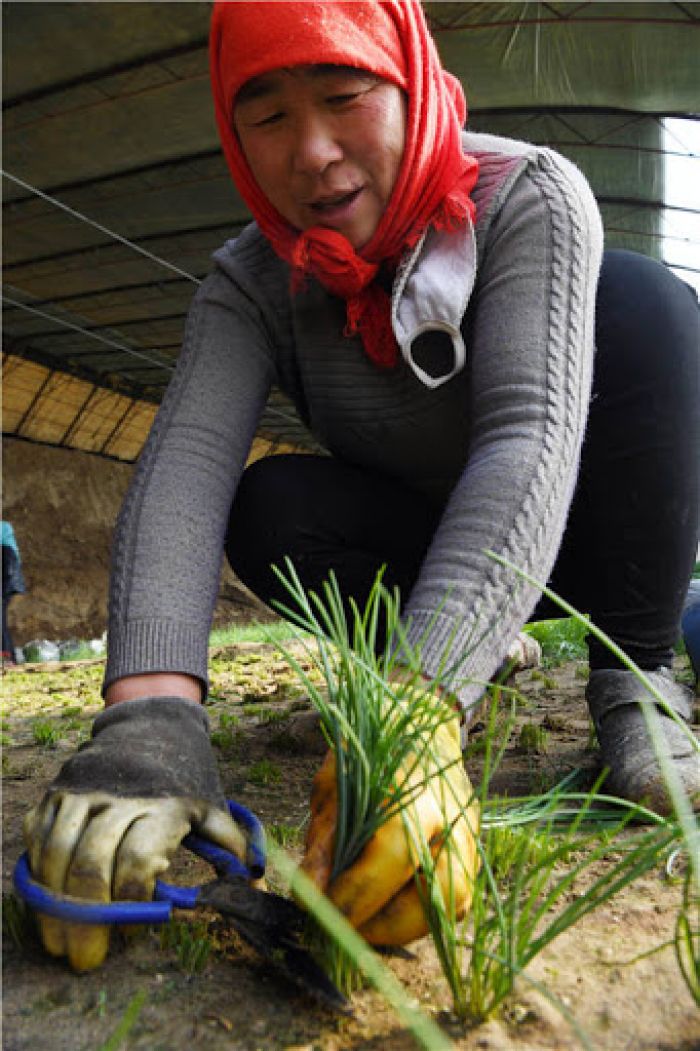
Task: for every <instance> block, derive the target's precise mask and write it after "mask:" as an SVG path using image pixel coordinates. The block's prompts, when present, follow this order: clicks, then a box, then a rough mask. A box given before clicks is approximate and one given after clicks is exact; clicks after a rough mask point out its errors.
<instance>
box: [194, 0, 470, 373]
mask: <svg viewBox="0 0 700 1051" xmlns="http://www.w3.org/2000/svg"><path fill="white" fill-rule="evenodd" d="M209 46H210V66H211V78H212V88H213V94H214V107H215V111H216V119H217V123H218V126H219V134H220V136H221V142H222V145H223V149H224V154H225V156H226V160H227V161H228V165H229V168H230V169H231V174H232V176H233V181H234V182H235V184H236V186H237V188H238V191H239V193H240V194H241V196H242V197H243V199H244V201H245V202H246V204H247V205H248V207H249V208H250V210H251V212H252V213H253V216H254V217H255V219H256V221H257V223H258V226H259V227H260V229H261V231H262V233H263V234H264V235H265V237H266V238H267V239H268V240H269V241H270V243H271V244H272V247H273V248H274V250H275V252H276V253H277V254H278V255H279V256H281V258H282V259H285V260H286V261H287V262H288V263H290V264H291V266H292V273H293V284H294V287H297V286H298V284H299V282H300V280H302V279H303V277H304V276H305V275H306V274H311V275H313V276H314V277H316V278H317V279H318V280H319V281H320V282H321V284H323V285H324V287H325V288H327V289H328V291H329V292H331V293H332V294H333V295H337V296H341V297H342V298H343V299H345V300H346V302H347V327H346V334H348V335H353V334H355V333H359V334H360V336H361V337H362V341H363V344H364V347H365V350H366V352H367V354H368V355H369V357H370V358H371V359H372V360H373V361H374V362H375V363H376V364H377V365H380V366H384V367H388V366H391V365H393V364H395V362H396V359H397V352H398V348H397V345H396V341H395V339H394V335H393V332H392V330H391V319H390V302H389V297H388V295H387V294H386V292H384V290H383V289H382V288H381V287H380V286H379V285H378V284H377V283H376V282H374V277H375V275H376V273H377V270H378V269H379V265H380V264H381V263H382V262H384V261H385V260H386V261H388V262H389V263H391V264H395V263H397V262H398V260H399V259H400V257H401V254H402V252H403V251H404V250H405V249H406V248H407V247H410V246H411V245H414V244H415V243H416V242H417V241H418V239H419V238H420V236H421V234H422V233H423V231H424V230H425V228H426V227H427V226H429V225H430V226H433V227H435V228H437V229H452V228H454V227H455V226H457V225H459V224H461V223H464V222H467V221H469V220H471V219H473V216H474V206H473V203H472V201H471V198H470V193H471V190H472V188H473V186H474V183H475V182H476V177H477V170H478V169H477V163H476V161H475V160H474V158H472V157H469V156H465V155H464V154H463V152H462V146H461V134H460V133H461V128H462V125H463V124H464V121H465V119H466V102H465V99H464V93H463V91H462V87H461V85H460V83H459V81H457V80H456V79H455V78H454V77H453V76H452V75H451V74H450V73H447V72H446V71H445V70H443V68H442V66H441V63H440V58H439V56H438V53H437V49H436V47H435V44H434V42H433V40H432V38H431V36H430V34H429V32H428V28H427V26H426V23H425V18H424V15H423V10H422V8H421V5H420V2H419V0H320V2H319V0H299V2H297V0H278V2H275V3H260V2H258V0H229V2H225V0H217V3H215V5H214V12H213V16H212V23H211V34H210V40H209ZM314 64H334V65H335V64H337V65H344V66H355V67H358V68H360V69H366V70H369V71H370V72H371V73H375V74H376V75H378V76H380V77H384V78H385V79H386V80H389V81H391V82H392V83H394V84H397V85H398V86H399V87H400V88H402V89H403V90H404V91H405V92H406V93H407V95H408V100H409V104H408V118H407V128H406V142H405V148H404V155H403V159H402V163H401V167H400V170H399V174H398V176H397V179H396V185H395V186H394V189H393V193H392V195H391V199H390V201H389V204H388V206H387V209H386V212H385V214H384V216H383V218H382V220H381V222H380V223H379V226H378V227H377V229H376V231H375V233H374V235H373V237H372V239H371V240H370V241H369V242H368V244H366V245H365V246H364V247H363V248H362V249H360V251H359V252H356V251H355V249H354V248H353V247H352V245H351V244H350V242H349V241H348V240H347V238H346V237H344V236H343V235H342V234H340V233H338V232H337V231H335V230H330V229H327V228H325V227H320V226H317V227H313V228H312V229H309V230H306V231H304V232H303V233H300V232H299V231H298V230H297V229H295V228H294V227H292V226H291V225H290V224H289V223H288V222H287V220H286V219H284V218H283V216H282V215H280V213H279V212H278V211H277V209H276V208H274V207H273V206H272V204H270V202H269V201H268V199H267V197H265V196H264V194H263V193H262V191H261V190H260V188H259V187H258V185H257V183H256V181H255V179H254V178H253V175H252V173H251V170H250V168H249V166H248V163H247V161H246V159H245V156H244V154H243V151H242V150H241V147H240V144H239V142H238V137H237V136H236V134H235V132H234V130H233V108H234V104H235V99H236V95H237V93H238V91H239V90H240V88H241V87H242V86H243V84H245V83H246V81H248V80H250V79H251V78H252V77H257V76H260V75H262V74H263V73H268V72H270V71H271V70H273V69H279V68H284V67H291V66H298V65H314Z"/></svg>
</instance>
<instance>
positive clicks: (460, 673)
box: [406, 611, 501, 724]
mask: <svg viewBox="0 0 700 1051" xmlns="http://www.w3.org/2000/svg"><path fill="white" fill-rule="evenodd" d="M406 619H407V628H406V641H407V642H408V643H409V645H411V646H413V647H415V648H416V650H417V651H418V652H419V653H420V656H421V666H422V668H423V671H424V673H425V674H426V675H428V676H429V677H430V678H432V679H438V678H439V680H440V683H441V685H442V686H443V687H444V689H445V690H446V691H447V692H448V693H450V694H452V696H453V697H455V698H456V699H457V701H458V703H459V705H460V707H461V708H462V709H463V711H464V715H465V722H466V723H467V724H468V723H469V722H470V719H471V717H472V716H473V715H476V713H477V711H478V709H479V707H480V705H481V702H482V700H483V695H484V692H485V691H486V689H487V688H488V685H489V682H490V680H491V676H492V675H493V674H494V672H495V671H496V670H497V669H498V667H499V666H500V663H501V662H500V661H499V655H498V654H497V653H494V651H493V649H492V648H491V647H490V646H489V645H488V635H489V632H488V630H487V629H486V628H484V627H482V626H480V625H477V626H475V625H474V623H473V621H468V622H467V621H465V622H464V623H463V624H461V625H460V624H455V621H454V619H453V618H451V617H447V616H444V615H442V616H440V615H438V616H436V615H435V613H434V612H425V611H423V612H409V613H408V614H407V618H406Z"/></svg>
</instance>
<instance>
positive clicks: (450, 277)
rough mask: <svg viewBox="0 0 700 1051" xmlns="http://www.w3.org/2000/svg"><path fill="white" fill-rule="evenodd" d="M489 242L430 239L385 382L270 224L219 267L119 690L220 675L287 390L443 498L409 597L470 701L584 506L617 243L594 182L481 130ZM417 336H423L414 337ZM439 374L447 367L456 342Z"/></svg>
mask: <svg viewBox="0 0 700 1051" xmlns="http://www.w3.org/2000/svg"><path fill="white" fill-rule="evenodd" d="M465 149H466V150H467V151H468V152H470V153H473V154H474V155H475V156H477V157H478V159H479V162H480V175H479V181H478V184H477V187H476V189H475V192H474V200H475V203H476V206H477V221H476V224H475V230H472V229H471V228H467V229H464V230H463V231H462V232H461V233H460V234H458V235H455V234H442V235H437V234H435V233H431V234H430V235H429V236H428V237H426V238H425V239H424V241H423V242H421V243H420V244H419V245H418V246H417V248H416V249H415V250H414V251H413V252H412V253H411V254H410V256H409V257H408V258H407V259H406V260H405V261H404V263H403V264H402V266H401V268H400V270H399V273H398V274H397V278H396V281H395V283H394V291H393V297H392V299H393V314H392V317H393V324H394V331H395V333H396V335H397V340H398V342H399V346H400V348H401V355H402V356H401V360H400V361H399V364H398V365H397V366H396V367H395V368H394V369H391V370H380V369H377V368H376V367H375V366H374V365H373V364H372V363H371V362H370V361H369V360H368V359H367V357H366V355H365V354H364V351H363V349H362V346H361V344H360V341H359V339H356V338H346V337H344V336H343V327H344V324H345V304H344V302H343V301H342V300H338V299H336V298H334V297H332V296H331V295H329V294H328V293H327V292H326V291H325V290H324V289H323V288H322V287H321V286H320V285H318V284H317V283H315V282H310V283H309V285H308V287H307V288H306V289H305V290H304V291H303V292H301V293H299V294H297V295H294V296H291V295H290V292H289V271H288V267H287V265H286V264H285V263H283V262H282V261H281V260H280V259H278V257H277V256H276V255H275V254H274V253H273V251H272V249H271V248H270V246H269V244H268V243H267V242H266V241H265V240H264V238H263V237H262V235H261V234H260V232H259V231H258V229H257V227H256V226H255V225H254V224H253V225H251V226H249V227H247V228H246V230H245V231H244V232H243V233H242V234H241V236H240V237H238V238H237V239H236V240H235V241H231V242H229V243H227V244H226V245H225V246H224V247H223V248H222V249H221V250H220V251H219V252H217V253H216V255H215V264H216V265H215V269H214V272H213V273H212V274H211V275H210V276H209V277H208V278H207V279H206V280H205V281H204V282H203V284H202V286H201V288H200V290H199V291H198V293H197V295H196V296H195V298H194V301H193V304H192V308H191V310H190V314H189V317H188V322H187V327H186V331H185V339H184V345H183V349H182V353H181V356H180V359H179V362H178V366H177V370H176V372H175V375H174V377H173V380H172V382H171V383H170V386H169V388H168V390H167V392H166V395H165V398H164V400H163V403H162V405H161V408H160V410H159V412H158V415H157V418H156V421H155V424H154V426H153V429H152V432H151V434H150V437H149V439H148V441H147V443H146V446H145V448H144V451H143V453H142V455H141V458H140V461H139V464H138V466H137V469H136V471H135V474H134V479H133V482H132V485H131V488H130V491H129V493H128V495H127V498H126V501H125V503H124V506H123V509H122V511H121V514H120V517H119V521H118V525H117V529H116V533H115V539H114V546H113V566H112V580H111V591H110V605H109V659H108V664H107V670H106V677H105V685H108V684H109V683H110V682H112V681H114V680H115V679H118V678H120V677H122V676H126V675H133V674H139V673H144V672H152V671H171V672H181V673H185V674H189V675H193V676H196V677H198V678H200V679H201V680H202V681H203V682H204V683H205V684H206V682H207V639H208V632H209V628H210V624H211V617H212V611H213V607H214V602H215V599H216V594H217V587H218V579H219V572H220V566H221V559H222V552H223V540H224V534H225V529H226V524H227V520H228V514H229V509H230V505H231V502H232V500H233V499H234V497H235V493H236V486H237V484H238V481H239V479H240V476H241V472H242V471H243V468H244V465H245V461H246V458H247V455H248V452H249V449H250V446H251V443H252V440H253V437H254V434H255V430H256V426H257V424H258V421H259V418H260V414H261V412H262V409H263V407H264V405H265V401H266V399H267V396H268V393H269V390H270V387H271V385H272V384H273V383H276V384H278V385H279V386H280V387H281V388H282V389H283V390H284V391H286V393H287V394H288V395H289V396H290V397H291V398H292V400H293V401H294V403H295V405H296V407H297V409H298V411H299V412H300V414H301V416H302V418H303V419H304V420H305V421H306V423H307V424H308V426H309V428H310V429H311V431H312V432H313V434H314V435H315V436H316V438H317V439H318V440H319V441H320V442H321V443H322V444H323V445H324V446H325V447H326V448H327V450H328V451H329V453H330V454H331V455H333V456H336V457H339V458H341V459H344V460H347V461H349V462H352V463H354V464H356V465H360V466H363V465H364V466H367V467H368V468H372V469H373V470H380V471H382V472H386V473H387V474H389V475H391V476H394V477H396V478H398V479H401V480H402V481H404V482H406V483H408V484H409V485H411V486H414V487H415V488H416V489H418V490H420V491H421V492H423V493H425V494H427V495H429V496H430V497H431V498H434V499H436V500H439V501H441V502H443V503H444V506H445V510H444V513H443V515H442V519H441V522H440V525H439V527H438V529H437V531H436V533H435V536H434V538H433V542H432V544H431V546H430V549H429V551H428V554H427V556H426V558H425V561H424V563H423V566H422V569H421V572H420V575H419V578H418V580H417V582H416V584H415V587H414V589H413V591H412V593H411V595H410V596H409V598H408V603H407V608H406V613H405V619H406V622H407V623H408V624H409V628H408V637H409V640H410V641H411V642H413V643H418V642H419V641H420V644H421V650H422V654H423V666H424V670H425V672H426V673H427V674H429V675H433V674H435V673H436V672H437V670H438V668H439V667H440V666H441V665H442V666H444V665H445V663H447V664H448V665H449V666H451V667H452V668H453V671H454V676H455V677H454V680H453V688H454V689H455V691H456V692H457V693H458V695H459V697H460V699H461V701H462V703H463V704H464V705H465V706H469V705H470V704H473V703H474V702H475V700H476V699H477V698H478V696H479V695H480V694H481V692H482V690H483V684H484V683H485V682H487V681H488V679H489V677H490V676H491V675H492V674H493V672H494V671H495V669H496V668H497V667H498V666H499V664H500V663H501V661H502V660H503V658H504V655H505V653H506V651H507V648H508V646H509V644H510V642H511V641H512V640H513V638H514V637H515V635H516V634H517V632H518V630H519V629H520V627H521V626H522V624H523V623H524V622H525V621H526V619H527V617H528V615H529V614H530V612H531V611H532V609H533V607H534V604H535V602H536V599H537V594H538V593H537V590H536V588H534V587H533V586H531V585H530V584H527V583H524V582H523V581H522V579H521V578H520V577H518V576H517V575H516V574H515V573H514V572H513V571H511V570H510V569H508V568H505V567H503V566H502V565H501V564H499V563H498V562H497V561H495V560H494V559H493V558H492V557H490V556H489V554H488V553H487V552H489V551H491V552H494V553H495V554H496V555H498V556H500V557H502V558H504V559H507V560H509V561H510V562H512V563H514V564H515V565H517V566H518V567H519V568H521V569H522V570H524V571H525V572H526V573H528V574H529V575H531V576H532V577H533V578H534V579H535V580H537V581H540V582H546V580H547V578H548V575H549V573H550V571H551V569H552V566H553V564H554V560H555V557H556V554H557V550H558V546H559V543H560V540H561V537H562V533H563V530H564V525H565V521H566V515H567V511H568V508H569V504H570V501H571V497H572V494H573V489H574V485H575V481H576V474H577V468H578V460H579V453H580V446H581V441H582V438H583V433H584V428H585V421H586V412H587V406H588V400H589V396H590V381H591V366H592V357H593V315H594V301H595V290H596V281H597V275H598V268H599V265H600V256H601V249H602V234H601V225H600V219H599V216H598V211H597V208H596V205H595V202H594V200H593V197H592V195H591V193H590V190H589V189H588V186H587V185H586V183H585V181H584V179H583V178H582V176H581V174H580V173H579V172H578V171H577V170H576V169H575V168H574V167H573V166H572V165H571V164H569V163H568V162H567V161H566V160H564V159H563V158H561V157H560V156H558V155H557V154H555V153H552V152H551V151H549V150H545V149H539V148H536V147H534V146H530V145H527V144H524V143H519V142H515V141H512V140H507V139H502V138H495V137H493V136H487V135H472V134H466V135H465ZM418 336H420V337H421V339H420V341H419V342H417V343H414V340H415V339H416V338H417V337H418ZM445 341H446V346H447V347H448V348H450V350H449V353H448V355H447V357H448V358H449V361H450V362H451V364H448V365H447V366H446V367H445V368H444V369H443V372H442V373H439V374H437V375H436V374H435V367H434V366H431V365H430V358H431V354H432V353H433V351H434V350H435V348H437V347H438V344H440V346H442V345H443V344H445Z"/></svg>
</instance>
